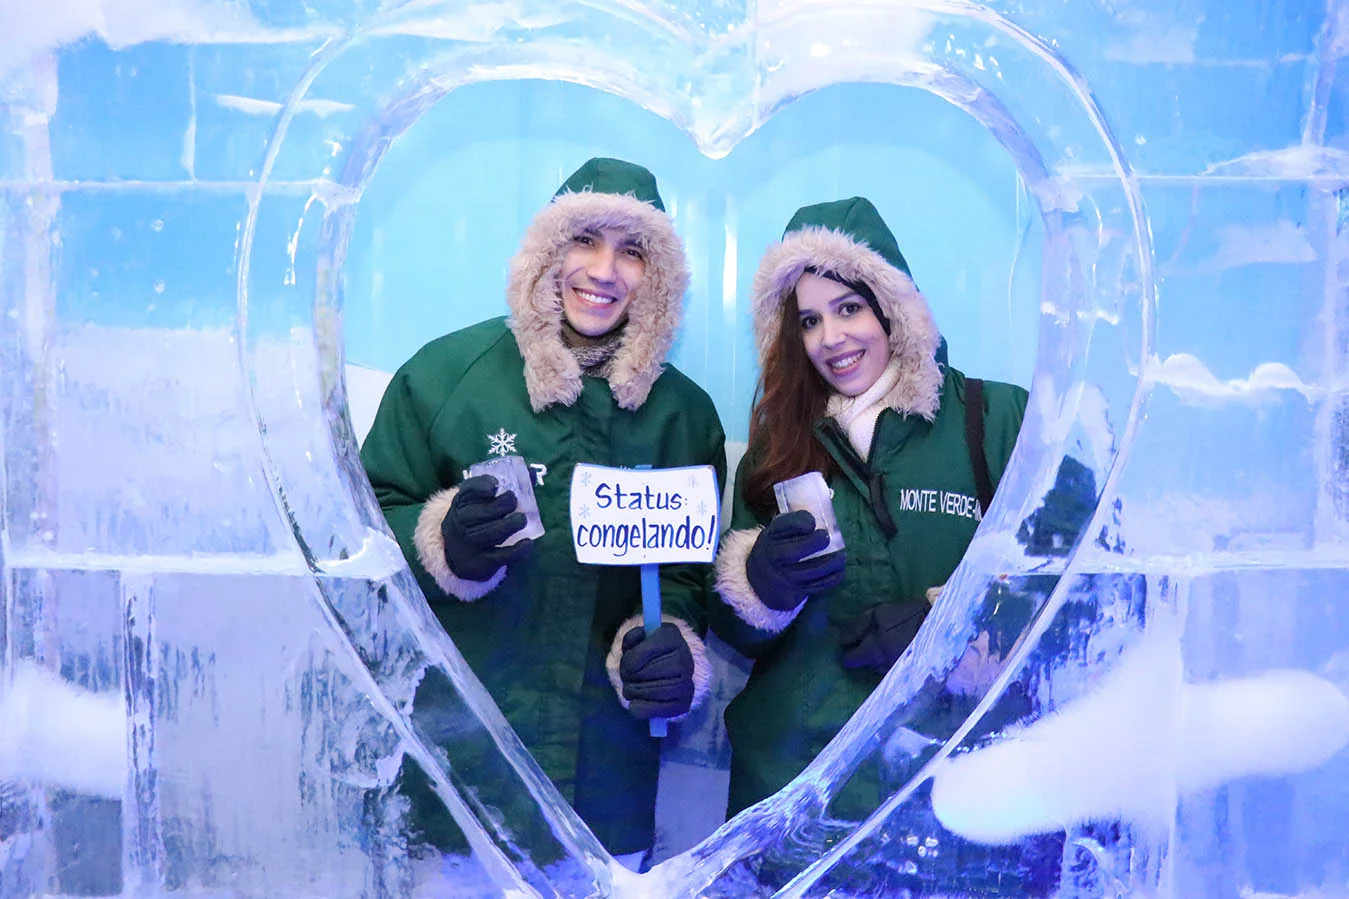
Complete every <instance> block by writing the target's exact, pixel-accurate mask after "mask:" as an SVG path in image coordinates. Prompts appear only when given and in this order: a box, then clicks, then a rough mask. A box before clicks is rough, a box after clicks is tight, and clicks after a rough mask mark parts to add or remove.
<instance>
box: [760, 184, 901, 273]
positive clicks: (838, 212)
mask: <svg viewBox="0 0 1349 899" xmlns="http://www.w3.org/2000/svg"><path fill="white" fill-rule="evenodd" d="M810 227H815V228H828V229H829V230H830V231H839V232H842V233H843V234H847V235H848V236H850V237H851V238H852V239H853V240H854V241H856V242H857V243H861V244H866V245H867V246H868V247H870V248H871V249H873V250H875V251H876V252H877V253H879V254H880V256H881V258H882V259H884V260H885V261H886V262H888V263H890V264H891V265H893V266H894V267H895V268H897V269H899V270H900V271H901V272H903V273H904V274H906V275H908V276H909V277H910V278H912V277H913V272H911V271H909V263H908V262H907V261H905V259H904V254H903V253H901V252H900V251H899V244H898V243H896V242H895V235H894V234H892V233H891V232H890V228H889V227H888V226H887V225H886V224H885V219H883V218H881V214H880V212H878V211H877V210H876V207H875V206H873V205H872V204H871V201H870V200H868V199H867V198H866V197H849V198H848V199H846V200H834V201H833V202H831V203H816V204H815V205H814V206H803V207H801V208H800V209H798V210H796V215H794V216H792V220H791V221H790V222H788V223H787V229H786V230H785V231H783V232H782V236H783V237H784V238H786V237H787V235H789V234H791V233H792V232H793V231H800V230H801V229H803V228H810Z"/></svg>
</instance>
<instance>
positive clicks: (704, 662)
mask: <svg viewBox="0 0 1349 899" xmlns="http://www.w3.org/2000/svg"><path fill="white" fill-rule="evenodd" d="M660 620H661V621H662V622H664V623H666V624H673V625H674V626H675V627H677V628H679V634H680V636H682V637H683V638H684V642H685V643H687V644H688V646H689V653H690V654H691V655H692V656H693V703H692V704H691V705H690V706H689V710H688V711H687V712H685V713H684V714H682V715H677V716H676V717H674V718H669V719H667V720H669V721H683V720H684V719H685V718H687V717H688V716H689V715H690V714H692V713H693V710H694V709H696V708H698V706H700V705H702V704H703V700H704V699H706V698H707V694H708V693H710V692H712V662H711V660H710V659H709V658H708V655H707V647H706V646H705V645H704V644H703V638H702V637H699V636H698V635H697V634H696V633H694V632H693V628H691V627H689V625H688V622H686V621H684V620H683V619H680V618H676V617H674V616H673V615H662V616H660ZM641 624H642V616H641V615H634V616H632V617H631V618H629V619H628V620H627V621H625V622H623V623H622V624H620V625H619V626H618V633H616V634H614V642H613V644H612V645H611V646H610V647H609V655H607V656H605V658H604V667H605V668H606V669H608V671H609V683H610V684H612V685H613V688H614V692H615V693H616V694H618V702H619V704H620V705H622V706H623V708H625V709H626V708H628V707H629V706H630V705H631V703H630V702H628V700H626V699H624V698H623V678H622V677H621V676H620V675H619V673H618V666H619V663H620V662H621V661H622V660H623V637H624V636H625V635H626V634H627V632H628V631H630V630H632V629H633V628H634V627H640V626H641Z"/></svg>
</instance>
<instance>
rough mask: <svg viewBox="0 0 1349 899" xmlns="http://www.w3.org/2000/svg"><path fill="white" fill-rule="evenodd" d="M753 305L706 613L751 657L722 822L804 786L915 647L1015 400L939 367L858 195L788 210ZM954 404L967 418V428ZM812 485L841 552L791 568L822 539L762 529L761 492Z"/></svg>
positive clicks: (979, 504) (988, 483)
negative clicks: (730, 504) (749, 357)
mask: <svg viewBox="0 0 1349 899" xmlns="http://www.w3.org/2000/svg"><path fill="white" fill-rule="evenodd" d="M753 309H754V331H755V337H756V341H757V345H758V350H759V362H760V369H761V377H760V384H759V390H758V394H757V399H756V402H755V404H754V408H753V411H752V413H751V417H750V433H749V446H748V449H747V451H746V453H745V457H744V459H743V460H742V462H741V465H740V468H739V471H738V472H737V474H736V483H735V495H734V497H735V499H734V508H733V510H732V517H731V522H730V530H729V531H728V532H727V534H726V535H725V538H724V540H723V543H722V548H721V553H720V555H719V557H718V562H717V588H718V592H719V593H720V595H721V599H722V603H723V604H724V605H722V606H720V607H718V608H716V609H714V617H713V627H714V628H716V629H717V630H718V631H719V632H720V634H721V636H722V637H723V638H724V639H726V640H727V642H729V643H731V644H732V645H733V646H735V647H736V648H737V649H739V650H740V651H741V652H743V653H745V654H746V655H748V656H750V657H752V658H754V659H755V660H756V661H755V665H754V668H753V671H752V673H751V675H750V678H749V681H748V683H747V684H746V687H745V689H744V691H743V692H742V693H741V694H740V695H739V696H738V697H737V698H736V699H735V700H734V701H733V702H732V703H731V704H730V706H729V707H728V709H727V712H726V726H727V731H728V734H729V736H730V739H731V745H732V749H733V758H732V763H731V783H730V802H729V812H730V814H735V813H736V812H738V811H740V810H741V809H744V808H746V807H747V806H749V805H752V804H753V803H755V802H757V801H759V800H760V799H763V798H765V797H767V796H770V795H772V794H773V793H775V792H776V791H777V790H778V789H780V788H781V787H783V786H785V785H786V784H787V783H788V782H789V781H790V780H792V778H794V777H795V776H796V775H797V774H799V773H800V772H801V770H802V769H803V768H804V767H805V766H806V764H807V763H808V762H810V760H811V759H813V758H814V757H815V756H816V755H817V754H818V753H819V752H820V750H822V749H823V748H824V746H825V744H827V743H828V742H829V740H830V739H831V738H833V736H834V735H835V734H836V733H837V732H838V731H839V729H840V728H841V727H842V726H843V724H844V723H845V722H846V721H847V720H848V718H849V717H850V716H851V715H852V714H853V712H854V711H856V710H857V708H858V706H860V705H861V704H862V702H863V700H865V699H866V697H867V696H868V695H869V694H870V693H871V691H872V690H873V689H874V688H875V687H876V685H877V684H878V683H880V679H881V677H882V676H883V675H884V674H885V672H886V671H887V670H889V668H890V666H891V665H892V664H893V663H894V661H895V660H896V659H897V658H898V657H899V655H900V653H901V652H903V650H904V648H905V647H906V646H907V645H908V644H909V642H910V641H911V640H912V639H913V636H914V634H915V633H916V632H917V630H918V627H919V625H920V624H921V623H922V621H923V618H924V617H925V615H926V614H927V610H928V608H929V603H928V597H927V594H928V591H929V590H933V588H938V587H940V585H942V584H944V583H945V582H946V580H947V578H948V577H950V575H951V573H952V572H953V571H954V570H955V568H956V565H957V564H958V563H959V561H960V558H961V556H962V555H963V554H964V552H965V549H966V547H967V546H968V545H969V542H970V540H971V538H972V537H973V535H974V531H975V528H976V527H977V525H978V523H979V520H980V518H981V517H982V515H983V508H984V507H985V506H986V505H987V498H986V497H987V496H988V495H991V493H992V485H994V484H996V483H997V481H998V479H999V478H1001V476H1002V473H1003V470H1004V469H1005V467H1006V465H1007V460H1008V458H1009V456H1010V455H1011V452H1012V446H1013V444H1014V443H1015V442H1016V436H1017V431H1018V430H1019V429H1020V427H1021V420H1022V417H1023V415H1024V413H1025V408H1026V399H1027V395H1026V391H1025V390H1023V389H1021V388H1020V387H1016V386H1013V385H1010V384H1001V383H994V382H987V383H985V382H973V381H971V380H970V379H967V378H966V377H965V375H963V374H962V373H961V372H959V371H957V370H955V369H954V368H951V367H950V366H948V365H947V364H946V354H945V345H944V343H943V341H942V339H941V336H940V335H939V334H938V332H937V327H936V324H935V323H934V322H933V319H932V313H931V310H929V308H928V305H927V302H926V301H925V300H924V299H923V296H922V294H920V293H919V292H918V290H917V288H916V287H915V286H914V283H913V280H912V279H911V277H910V275H909V268H908V265H907V264H906V263H905V261H904V257H903V255H901V254H900V251H899V247H898V245H897V244H896V243H895V239H894V236H893V235H892V234H891V233H890V229H889V228H887V227H886V225H885V222H884V221H883V220H882V219H881V216H880V214H879V213H878V212H877V211H876V208H875V207H874V206H872V204H871V203H870V202H868V201H867V200H865V199H862V198H860V197H854V198H852V199H848V200H840V201H837V202H832V203H824V204H820V205H816V206H808V207H806V208H804V209H801V210H799V211H798V212H797V213H796V215H795V216H793V218H792V220H791V222H790V223H789V224H788V225H787V230H786V233H785V234H784V236H783V239H782V241H781V243H779V244H778V245H776V246H775V247H773V248H771V249H770V250H769V251H768V253H767V254H766V255H765V256H764V259H763V261H762V263H761V264H760V266H759V271H758V274H757V275H756V277H755V281H754V296H753ZM976 384H977V385H978V386H977V387H976ZM976 390H979V391H981V393H982V398H979V396H978V394H975V391H976ZM972 394H975V395H973V396H972ZM967 403H968V404H969V405H970V406H971V408H973V409H974V410H975V411H976V412H978V411H979V410H980V409H981V408H982V414H981V415H980V414H975V415H972V416H970V417H969V418H968V419H967V416H966V406H967ZM980 431H982V433H980ZM971 446H974V447H975V450H976V451H975V453H973V454H972V453H971V451H970V448H971ZM981 469H982V470H981ZM809 471H819V472H822V473H823V474H824V475H825V478H826V479H827V481H828V484H829V486H830V488H831V490H832V493H833V507H834V512H835V515H836V517H837V519H838V526H839V529H840V530H841V531H842V534H843V538H844V543H845V547H846V548H845V549H844V550H840V551H838V552H835V553H832V554H826V555H818V556H813V557H812V558H805V557H807V556H812V554H814V553H817V552H818V551H819V550H821V549H823V548H824V547H825V546H826V544H827V543H828V536H827V534H826V533H825V532H824V531H823V530H820V529H817V527H816V524H817V523H816V522H815V521H814V519H813V518H812V517H811V515H810V513H808V512H791V513H789V514H786V515H781V516H778V517H774V515H775V513H776V511H777V509H776V504H775V502H774V492H773V485H774V483H776V482H779V481H784V480H786V479H788V478H792V477H795V476H797V475H800V474H802V473H805V472H809ZM981 479H982V480H983V481H984V485H983V489H981V487H980V480H981ZM981 494H982V495H984V496H983V498H981ZM879 786H880V785H879V782H878V779H877V778H876V777H874V776H871V777H867V776H859V777H854V778H853V780H852V782H850V784H849V786H848V789H847V790H845V791H844V792H843V793H842V794H841V795H840V796H839V797H838V798H837V799H836V801H835V803H834V805H833V806H831V809H830V812H831V814H832V815H835V816H838V817H845V818H850V817H855V816H859V815H862V814H865V813H866V812H868V811H870V810H871V809H873V808H875V806H876V805H877V804H878V802H879V800H880V798H881V797H880V795H879Z"/></svg>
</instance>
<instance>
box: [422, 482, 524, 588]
mask: <svg viewBox="0 0 1349 899" xmlns="http://www.w3.org/2000/svg"><path fill="white" fill-rule="evenodd" d="M496 490H497V480H496V478H494V477H492V476H491V475H487V474H483V475H478V476H477V477H475V478H469V479H468V480H466V481H464V482H463V483H462V484H460V485H459V492H458V493H456V494H455V496H454V501H453V502H451V503H450V511H449V512H447V513H445V520H444V521H442V522H441V523H440V538H441V540H443V541H444V543H445V564H447V565H449V566H450V571H452V572H454V576H455V577H458V578H462V579H463V580H466V581H485V580H487V579H488V578H490V577H491V576H492V575H494V574H496V571H497V569H498V568H500V567H501V566H502V565H505V564H506V563H507V562H510V561H511V560H513V559H515V558H517V557H518V556H520V555H521V554H523V553H525V552H527V551H528V550H529V548H530V546H531V545H533V543H534V541H533V540H521V541H520V542H519V543H514V544H512V545H510V546H502V545H501V542H502V541H503V540H506V539H507V538H508V537H510V535H511V534H514V533H515V532H516V531H518V530H520V529H521V528H522V527H524V526H525V516H524V513H523V512H517V511H515V507H516V501H515V494H514V493H512V492H511V491H509V490H507V491H506V492H505V493H503V494H501V495H500V496H497V495H496Z"/></svg>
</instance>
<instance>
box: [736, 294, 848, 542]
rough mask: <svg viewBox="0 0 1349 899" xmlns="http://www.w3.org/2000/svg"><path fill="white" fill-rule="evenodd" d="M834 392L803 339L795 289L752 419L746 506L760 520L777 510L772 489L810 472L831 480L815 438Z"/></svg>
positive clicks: (828, 461) (829, 464)
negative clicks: (817, 428) (822, 376)
mask: <svg viewBox="0 0 1349 899" xmlns="http://www.w3.org/2000/svg"><path fill="white" fill-rule="evenodd" d="M830 394H831V391H830V389H829V387H828V386H827V385H826V384H825V383H824V379H823V378H821V377H820V373H819V372H818V371H816V370H815V366H814V364H813V363H812V362H811V361H810V357H808V356H807V355H806V345H805V343H804V341H803V340H802V339H801V310H800V307H799V306H798V305H797V302H796V291H795V289H793V290H792V291H791V292H790V293H789V294H787V296H786V297H784V298H783V301H782V306H781V312H780V315H779V318H778V334H777V340H775V341H773V345H772V346H771V347H770V348H769V350H768V352H767V354H766V355H765V356H764V360H763V366H762V371H761V372H760V373H759V386H758V389H757V390H756V391H755V394H754V396H755V399H754V407H753V408H752V409H751V410H750V415H749V445H748V446H747V447H746V449H745V458H746V459H747V460H748V462H747V464H748V465H749V466H751V467H750V468H748V469H747V474H746V477H745V486H744V496H745V501H746V502H747V503H748V504H749V507H750V509H752V510H753V511H754V512H756V513H757V514H760V515H766V514H769V513H771V512H772V511H774V510H775V509H776V508H777V499H776V498H775V497H774V495H773V485H774V484H775V483H777V482H778V481H785V480H787V479H788V478H794V477H796V476H797V475H801V474H805V473H806V472H808V471H819V472H822V473H823V474H824V475H825V477H826V478H827V477H828V476H829V475H830V474H831V473H832V471H833V469H834V468H835V464H834V459H833V457H832V456H830V455H829V451H828V450H826V449H825V448H824V446H823V445H822V444H821V443H820V441H818V440H816V439H815V422H817V421H819V420H820V418H821V417H823V415H824V410H825V406H826V405H827V404H828V402H829V397H830Z"/></svg>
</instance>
